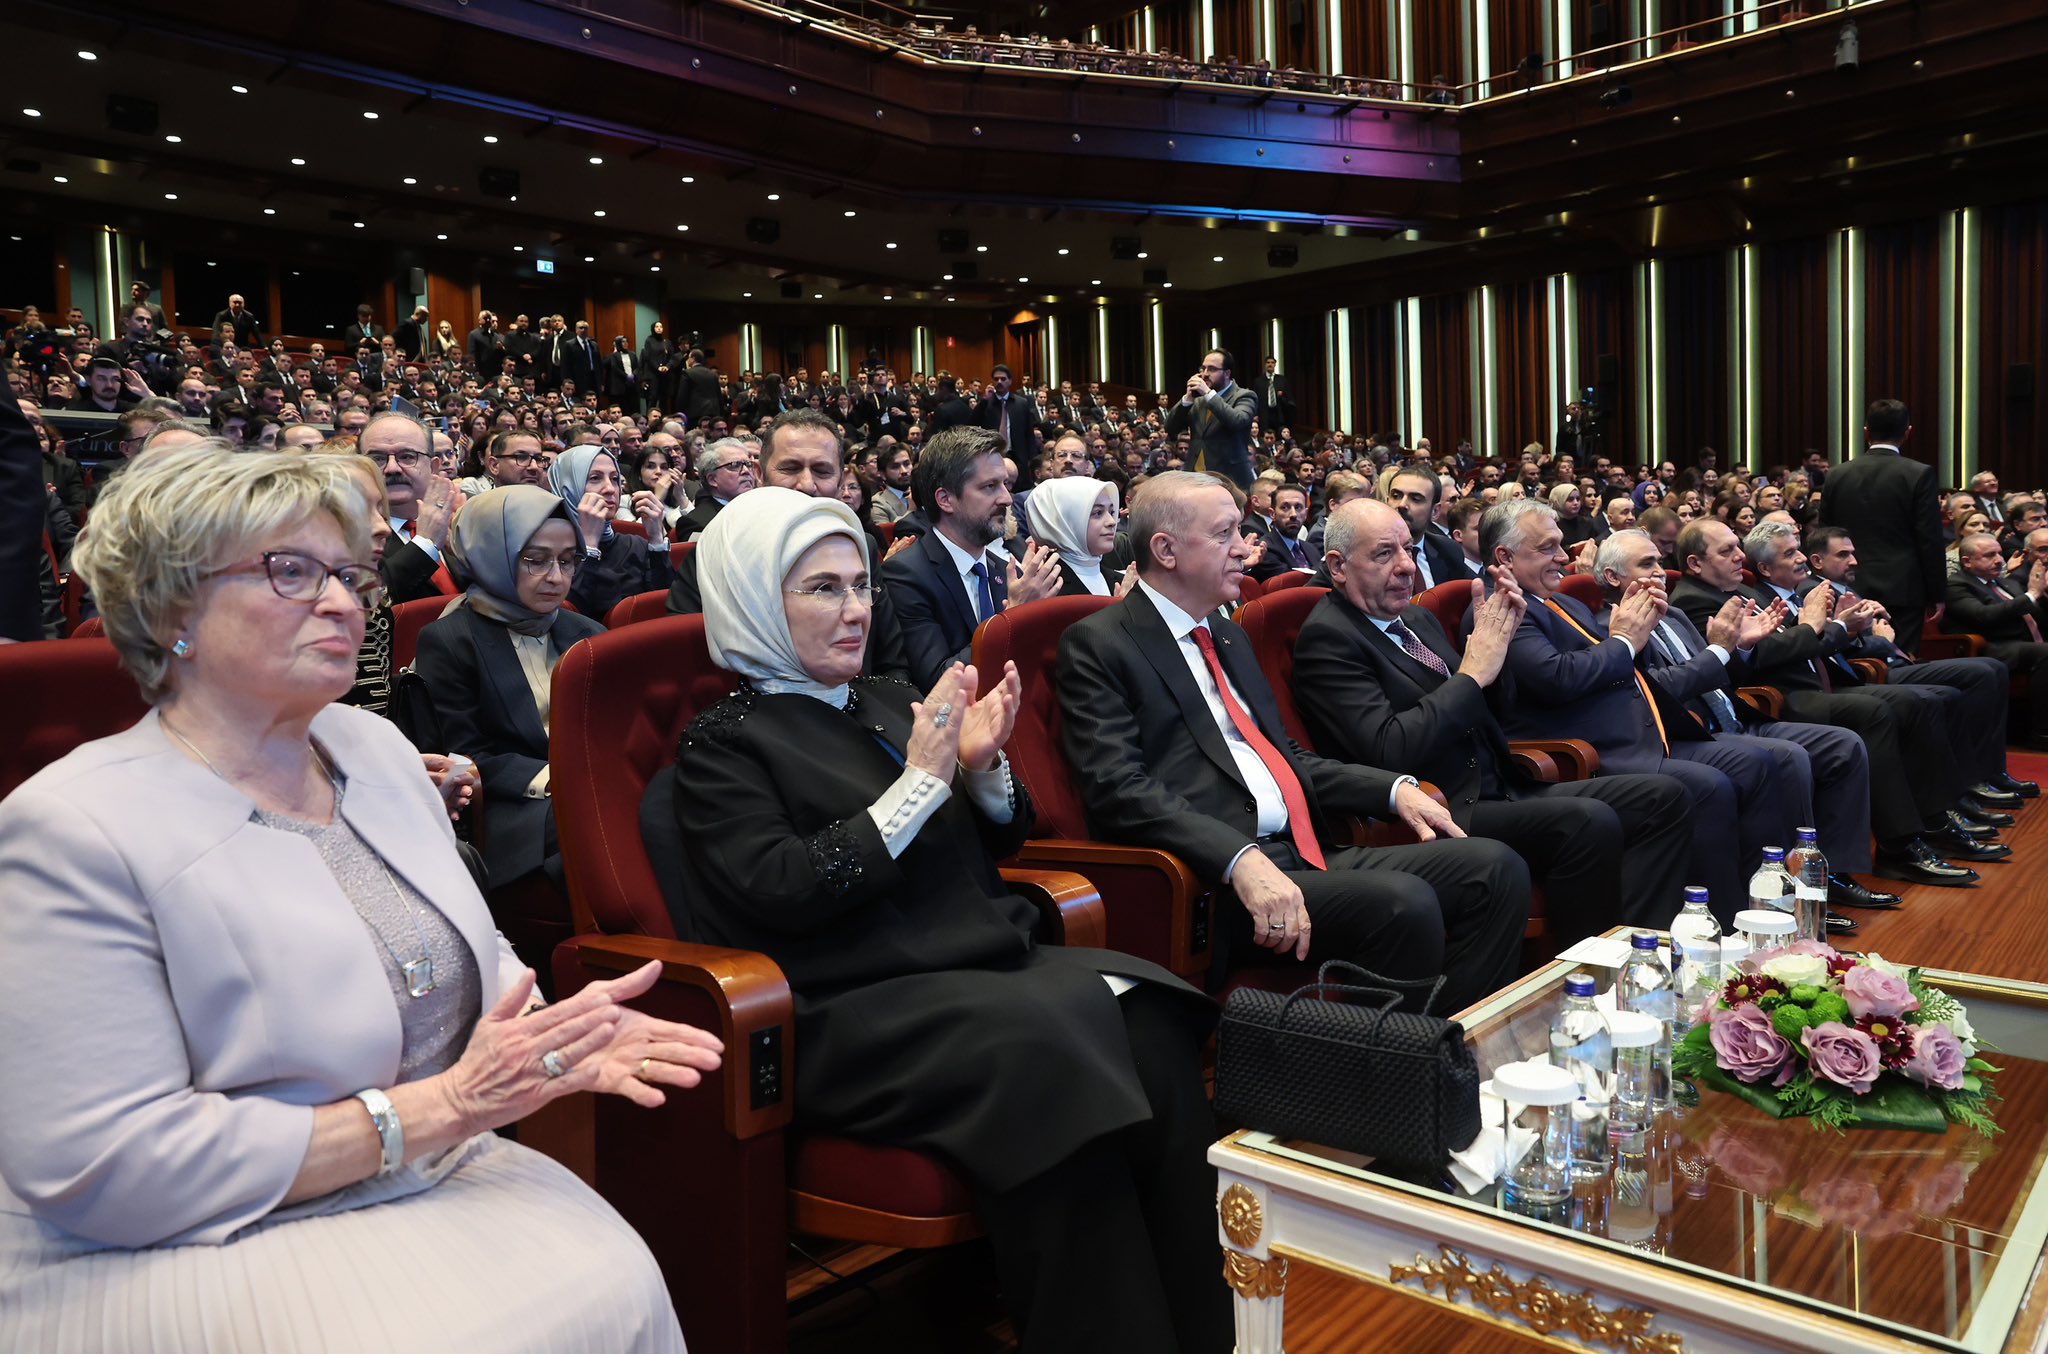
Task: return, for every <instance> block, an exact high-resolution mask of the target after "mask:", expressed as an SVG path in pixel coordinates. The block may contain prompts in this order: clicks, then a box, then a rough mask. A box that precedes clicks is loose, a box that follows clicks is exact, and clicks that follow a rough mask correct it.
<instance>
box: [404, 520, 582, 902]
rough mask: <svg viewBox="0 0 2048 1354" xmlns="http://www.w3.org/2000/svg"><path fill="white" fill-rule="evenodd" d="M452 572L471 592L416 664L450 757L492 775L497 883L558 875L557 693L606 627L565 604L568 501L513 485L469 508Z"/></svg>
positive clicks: (431, 633) (487, 855) (578, 544)
mask: <svg viewBox="0 0 2048 1354" xmlns="http://www.w3.org/2000/svg"><path fill="white" fill-rule="evenodd" d="M444 553H445V555H446V557H447V560H448V570H449V572H450V573H451V574H453V575H454V576H455V578H456V579H457V581H459V582H461V583H462V584H463V585H464V587H465V589H466V590H465V591H464V592H463V594H462V595H461V596H460V597H457V598H455V599H454V600H453V601H451V602H450V603H449V604H448V609H447V610H446V611H444V612H442V613H441V617H440V619H439V620H436V621H434V622H433V623H432V624H431V625H429V626H427V628H426V629H424V630H422V631H420V640H419V656H418V658H417V659H416V660H415V664H414V665H415V666H416V667H417V668H418V670H419V674H420V676H421V678H423V679H424V680H425V682H426V684H427V690H428V692H429V693H431V694H432V696H433V698H434V711H435V714H436V715H438V716H439V718H440V722H441V732H442V735H443V739H444V741H445V742H446V744H447V746H446V748H445V749H444V750H445V751H448V752H459V753H461V754H462V755H463V756H465V757H468V758H469V759H470V760H471V761H473V762H475V763H476V769H477V773H478V774H479V775H481V776H482V777H483V785H484V799H483V806H482V808H483V816H484V832H483V853H484V864H485V865H486V866H487V867H488V869H489V871H490V879H491V885H492V887H493V888H497V887H501V886H503V885H506V884H509V883H512V882H513V881H514V880H517V879H520V878H522V877H524V876H526V875H528V874H531V873H532V872H533V871H535V870H540V869H545V870H547V871H548V872H549V875H550V877H557V878H558V876H559V872H560V868H561V867H560V855H559V852H558V849H557V847H556V845H555V815H554V806H553V804H552V802H551V801H550V800H549V798H548V724H549V694H550V691H551V689H552V688H551V681H550V679H551V677H552V674H553V673H554V669H555V664H556V663H559V662H560V661H561V659H562V655H563V654H564V653H566V652H567V651H568V649H569V646H571V645H572V644H575V643H576V642H577V641H579V640H583V639H587V638H589V637H590V636H591V635H596V634H602V633H603V632H604V627H603V626H602V625H599V624H598V623H597V622H596V621H594V620H591V619H590V618H589V617H588V616H579V615H577V614H575V613H574V612H571V611H565V610H563V609H562V603H563V601H565V600H566V599H567V598H568V597H569V595H570V593H571V591H572V588H573V584H574V582H575V580H576V578H577V576H578V573H579V569H578V565H579V562H580V561H581V560H582V559H583V540H582V538H581V537H580V536H579V535H578V534H577V530H576V520H575V517H574V515H573V514H572V513H571V512H570V511H569V509H568V506H567V505H566V504H564V503H563V502H562V500H561V499H560V498H558V497H556V496H555V495H553V494H551V493H549V492H548V491H547V490H545V489H540V488H536V487H535V486H533V485H530V484H508V485H506V486H505V487H504V488H502V489H493V490H491V491H490V492H489V493H487V494H480V495H478V496H477V497H475V498H472V499H470V500H469V501H468V502H467V503H465V504H463V505H462V512H461V513H460V514H459V515H458V516H457V517H456V520H455V524H454V526H452V527H451V528H449V531H448V547H447V550H446V551H445V552H444Z"/></svg>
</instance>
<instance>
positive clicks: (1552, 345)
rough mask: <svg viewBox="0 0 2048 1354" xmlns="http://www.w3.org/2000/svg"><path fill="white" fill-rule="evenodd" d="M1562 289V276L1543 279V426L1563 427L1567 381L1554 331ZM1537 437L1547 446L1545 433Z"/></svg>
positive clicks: (1562, 352) (1562, 308) (1559, 343)
mask: <svg viewBox="0 0 2048 1354" xmlns="http://www.w3.org/2000/svg"><path fill="white" fill-rule="evenodd" d="M1563 290H1564V279H1563V278H1561V277H1557V276H1555V275H1553V276H1551V277H1547V278H1545V279H1543V388H1544V390H1545V391H1546V392H1547V395H1548V398H1547V399H1546V400H1545V402H1544V412H1545V414H1546V415H1547V416H1548V419H1549V422H1547V423H1546V424H1545V425H1544V427H1545V428H1547V429H1556V428H1562V427H1563V426H1564V404H1565V396H1564V390H1565V387H1566V385H1567V384H1568V383H1569V378H1568V377H1566V375H1565V372H1564V347H1563V344H1562V340H1561V336H1560V335H1559V334H1558V317H1559V315H1560V314H1561V313H1562V312H1563V310H1564V306H1563V304H1562V303H1561V302H1560V300H1559V295H1560V293H1562V292H1563ZM1541 440H1542V442H1543V443H1544V444H1545V445H1549V442H1550V437H1549V435H1548V434H1547V433H1546V435H1545V436H1544V437H1543V438H1542V439H1541ZM1553 450H1554V448H1553Z"/></svg>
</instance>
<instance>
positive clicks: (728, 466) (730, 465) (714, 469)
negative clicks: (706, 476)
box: [711, 461, 754, 475]
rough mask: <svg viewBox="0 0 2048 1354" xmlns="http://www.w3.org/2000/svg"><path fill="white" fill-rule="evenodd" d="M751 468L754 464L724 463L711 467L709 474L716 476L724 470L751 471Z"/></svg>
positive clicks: (741, 462)
mask: <svg viewBox="0 0 2048 1354" xmlns="http://www.w3.org/2000/svg"><path fill="white" fill-rule="evenodd" d="M753 468H754V463H753V462H752V461H726V462H724V463H722V464H719V465H714V466H712V467H711V473H712V474H714V475H716V474H718V473H720V472H721V471H726V470H752V469H753Z"/></svg>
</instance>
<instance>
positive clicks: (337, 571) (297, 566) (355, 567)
mask: <svg viewBox="0 0 2048 1354" xmlns="http://www.w3.org/2000/svg"><path fill="white" fill-rule="evenodd" d="M253 573H262V574H265V575H267V576H268V577H269V579H270V590H271V591H272V592H274V593H276V594H277V595H278V596H279V597H282V598H284V599H285V600H286V601H287V602H313V601H318V600H319V598H320V595H321V594H322V593H324V592H326V591H327V580H328V579H330V578H338V579H340V580H341V586H342V587H344V588H347V589H348V590H349V591H350V592H351V593H353V594H354V595H355V599H356V602H357V604H358V605H360V606H361V607H362V608H363V610H365V611H368V610H370V609H371V608H372V607H374V606H376V605H377V604H378V603H380V602H382V601H383V600H384V580H383V578H382V577H380V576H379V575H378V573H377V571H376V570H375V569H372V568H371V567H369V566H368V565H367V564H344V565H342V566H340V567H339V568H329V567H328V566H327V565H325V564H322V563H321V562H320V561H319V560H317V559H314V558H313V557H312V556H310V555H301V554H299V553H298V552H297V551H293V550H266V551H264V552H263V557H262V558H261V559H257V560H251V561H249V562H248V563H246V564H231V565H229V566H228V567H227V568H225V569H215V570H213V571H212V573H210V574H208V575H207V577H209V578H212V577H216V576H218V575H221V574H253Z"/></svg>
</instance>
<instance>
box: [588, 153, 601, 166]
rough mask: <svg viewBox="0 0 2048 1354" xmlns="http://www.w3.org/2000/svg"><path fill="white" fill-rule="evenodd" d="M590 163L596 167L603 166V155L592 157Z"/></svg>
mask: <svg viewBox="0 0 2048 1354" xmlns="http://www.w3.org/2000/svg"><path fill="white" fill-rule="evenodd" d="M590 163H592V164H594V165H601V164H603V163H604V157H603V156H602V155H593V156H591V157H590Z"/></svg>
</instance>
